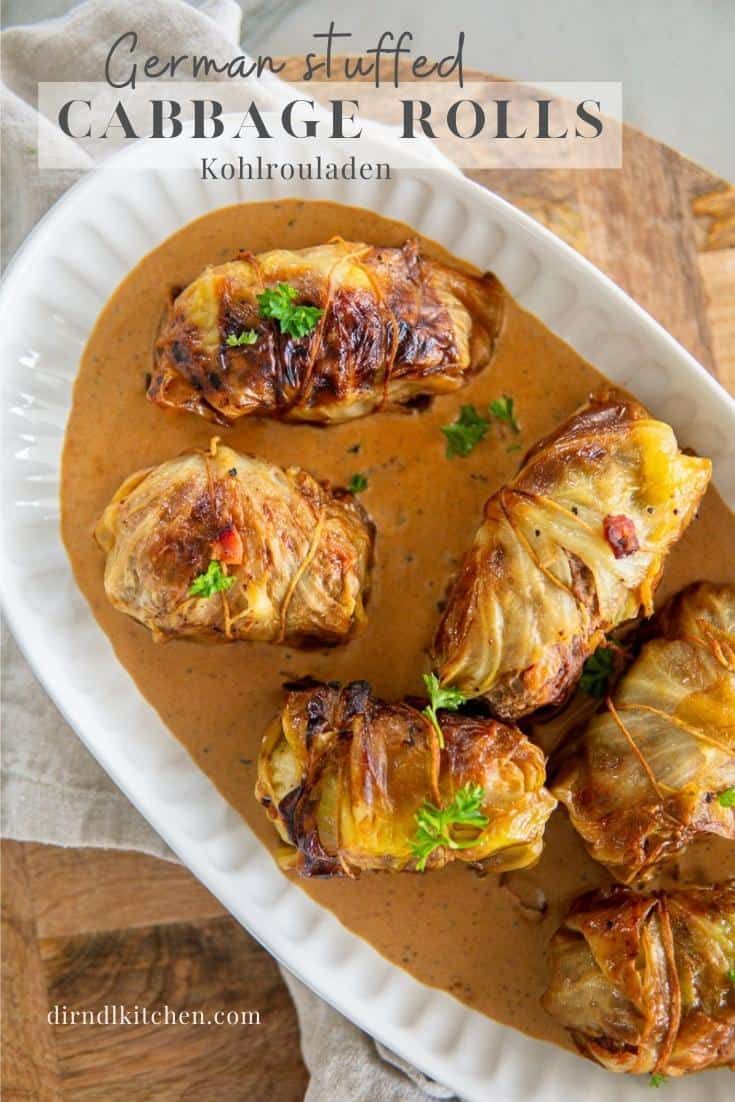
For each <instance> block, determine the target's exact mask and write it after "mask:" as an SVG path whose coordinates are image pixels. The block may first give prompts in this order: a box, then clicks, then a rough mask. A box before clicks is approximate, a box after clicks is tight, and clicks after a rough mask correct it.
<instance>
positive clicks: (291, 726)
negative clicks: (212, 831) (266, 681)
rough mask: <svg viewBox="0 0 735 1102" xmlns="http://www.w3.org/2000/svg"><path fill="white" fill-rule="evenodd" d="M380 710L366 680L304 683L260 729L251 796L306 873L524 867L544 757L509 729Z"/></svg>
mask: <svg viewBox="0 0 735 1102" xmlns="http://www.w3.org/2000/svg"><path fill="white" fill-rule="evenodd" d="M438 721H439V723H440V727H441V731H442V736H443V743H444V746H443V747H441V746H440V741H439V737H438V735H437V731H436V729H435V727H434V726H433V725H432V723H431V721H430V720H429V719H427V717H426V715H425V714H423V713H422V712H420V711H418V710H417V709H416V708H413V707H411V706H410V705H409V704H408V703H399V704H386V703H385V702H384V701H382V700H377V699H376V698H375V697H373V696H371V693H370V686H369V685H368V684H367V682H365V681H355V682H352V683H351V684H349V685H346V686H345V687H344V688H340V687H339V686H338V685H335V684H333V683H332V684H327V685H324V684H319V683H315V682H310V683H306V684H305V685H304V686H303V687H300V688H295V689H293V690H292V691H291V692H289V693H288V695H287V697H286V701H285V706H284V708H283V711H282V712H281V714H280V716H279V717H278V718H277V719H276V720H275V721H274V722H273V724H272V726H271V727H270V728H269V730H268V731H267V732H266V735H265V737H264V739H263V745H262V749H261V753H260V760H259V767H258V782H257V786H256V797H257V799H258V800H260V802H261V803H262V804H263V806H264V807H265V808H266V810H267V813H268V815H269V817H270V818H271V820H272V821H273V823H274V825H275V827H276V829H277V831H278V833H279V834H280V836H281V838H282V839H283V841H284V842H286V843H287V844H288V846H289V847H293V848H292V849H289V850H286V851H284V853H283V854H282V864H283V865H284V866H285V867H286V868H296V869H298V871H299V872H300V873H301V874H302V875H303V876H356V875H357V874H358V873H359V871H360V870H361V869H389V870H393V871H400V870H402V869H411V870H419V871H422V870H423V869H424V868H429V869H437V868H441V867H443V866H444V865H446V864H448V863H449V862H450V861H453V860H462V861H472V862H474V861H486V862H487V865H488V867H489V868H491V869H492V870H493V871H496V872H501V871H503V870H506V869H518V868H525V867H527V866H529V865H532V864H535V862H536V861H537V859H538V857H539V856H540V854H541V849H542V845H543V833H544V827H545V824H546V820H547V819H548V818H549V815H550V814H551V812H552V811H553V809H554V807H555V806H556V801H555V800H554V799H553V798H552V797H551V796H550V795H549V793H548V791H547V790H546V789H545V788H544V787H543V785H544V780H545V769H544V756H543V754H542V752H541V751H540V750H539V749H538V747H536V746H534V745H533V743H531V742H529V740H528V739H527V738H526V737H525V735H523V734H521V732H520V731H518V730H517V729H516V728H514V727H506V726H504V725H503V724H501V723H496V722H495V721H493V720H491V719H485V718H476V717H472V716H464V715H458V714H457V713H455V712H447V711H444V712H439V714H438Z"/></svg>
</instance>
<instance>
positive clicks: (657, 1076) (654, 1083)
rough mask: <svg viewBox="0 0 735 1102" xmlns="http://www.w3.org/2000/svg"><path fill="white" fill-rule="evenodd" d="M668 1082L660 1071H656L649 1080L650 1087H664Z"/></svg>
mask: <svg viewBox="0 0 735 1102" xmlns="http://www.w3.org/2000/svg"><path fill="white" fill-rule="evenodd" d="M665 1082H666V1076H665V1075H662V1074H661V1072H660V1071H654V1073H653V1075H652V1076H651V1078H650V1079H649V1080H648V1085H649V1087H662V1086H663V1085H664V1083H665Z"/></svg>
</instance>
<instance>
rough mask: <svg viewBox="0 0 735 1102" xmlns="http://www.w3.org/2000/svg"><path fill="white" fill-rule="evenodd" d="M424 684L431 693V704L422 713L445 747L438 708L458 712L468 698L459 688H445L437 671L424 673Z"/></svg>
mask: <svg viewBox="0 0 735 1102" xmlns="http://www.w3.org/2000/svg"><path fill="white" fill-rule="evenodd" d="M424 685H425V686H426V691H427V693H428V694H429V704H428V705H427V706H426V707H425V708H424V710H423V712H422V713H421V714H422V715H424V716H426V718H427V719H428V721H429V723H430V724H431V725H432V727H433V728H434V730H435V731H436V733H437V735H438V736H439V746H440V747H441V748H442V750H443V749H444V735H443V734H442V729H441V727H440V726H439V719H438V716H437V714H436V713H437V709H439V708H445V709H446V710H447V711H448V712H456V711H457V708H459V707H460V706H461V705H462V704H464V702H465V700H466V699H467V698H466V697H465V695H464V693H461V692H460V691H459V689H443V688H442V687H441V685H440V684H439V678H438V677H437V676H436V674H435V673H425V674H424Z"/></svg>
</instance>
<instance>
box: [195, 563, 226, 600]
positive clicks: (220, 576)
mask: <svg viewBox="0 0 735 1102" xmlns="http://www.w3.org/2000/svg"><path fill="white" fill-rule="evenodd" d="M234 584H235V578H234V577H233V575H232V574H225V572H224V570H223V569H222V563H219V562H217V561H216V560H213V561H212V562H211V563H210V564H209V566H208V567H207V570H206V573H204V574H197V576H196V578H195V579H194V581H193V582H192V583H191V585H190V586H189V596H190V597H212V596H214V594H215V593H223V592H224V591H225V590H226V589H229V588H230V586H231V585H234Z"/></svg>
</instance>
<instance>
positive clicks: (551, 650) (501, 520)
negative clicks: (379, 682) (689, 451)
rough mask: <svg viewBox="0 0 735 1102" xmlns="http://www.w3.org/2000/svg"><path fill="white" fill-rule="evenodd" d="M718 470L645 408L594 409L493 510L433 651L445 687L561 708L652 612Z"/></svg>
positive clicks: (607, 402)
mask: <svg viewBox="0 0 735 1102" xmlns="http://www.w3.org/2000/svg"><path fill="white" fill-rule="evenodd" d="M710 473H711V463H710V461H709V460H708V459H700V458H698V457H696V456H689V455H684V454H683V453H682V452H680V451H679V448H678V447H677V443H676V439H675V437H674V433H673V431H672V429H671V428H670V427H669V425H666V424H664V423H663V422H662V421H656V420H655V419H654V418H652V417H650V416H649V414H648V413H647V412H646V411H645V409H644V408H643V407H642V406H641V405H639V404H638V403H637V402H635V401H633V400H632V399H630V398H627V397H625V396H624V395H622V394H618V393H615V392H611V393H607V394H605V395H603V396H601V397H600V398H596V399H593V400H591V401H590V402H589V404H588V405H587V406H585V407H584V408H583V409H581V410H580V411H579V412H578V413H576V414H575V415H574V416H573V417H571V418H570V419H569V420H568V421H567V422H566V423H565V424H564V425H562V426H561V427H560V428H559V429H557V431H556V432H554V433H553V434H552V435H551V436H549V437H547V439H545V440H542V441H541V442H540V443H538V444H537V445H536V446H535V447H534V448H532V449H531V451H530V452H529V453H528V455H527V456H526V458H525V460H524V462H523V465H522V467H521V470H520V471H519V473H518V475H517V476H516V478H515V479H514V480H513V481H512V482H511V483H509V485H507V486H504V487H503V488H502V489H501V490H499V491H498V492H497V493H496V494H494V495H493V496H492V497H491V498H490V499H489V501H488V502H487V504H486V506H485V519H484V522H483V524H482V526H481V527H480V529H479V531H478V533H477V535H476V536H475V542H474V544H473V546H472V548H471V550H470V551H469V553H468V554H467V555H466V556H465V559H464V562H463V564H462V566H461V568H460V571H459V576H458V578H457V580H456V581H455V583H454V586H453V588H452V590H451V592H450V594H449V599H448V602H447V606H446V608H445V611H444V614H443V617H442V620H441V622H440V624H439V628H438V631H437V633H436V637H435V640H434V647H433V654H434V663H435V666H436V668H437V670H438V673H439V677H440V680H441V682H442V683H443V684H444V685H451V686H454V687H455V688H457V689H460V690H461V691H462V692H463V693H465V694H466V695H472V696H476V695H479V694H484V695H485V697H486V698H487V700H488V702H489V704H490V706H491V708H492V710H493V712H494V713H495V714H496V715H498V716H500V717H501V718H502V719H515V718H518V717H520V716H524V715H527V714H529V713H531V712H533V711H535V710H536V709H538V708H542V707H545V706H547V705H549V706H550V705H557V704H559V703H561V702H562V701H563V700H564V699H565V698H566V696H567V695H568V693H569V692H570V690H571V689H572V688H573V686H574V684H575V682H576V681H577V679H578V677H579V673H580V670H581V668H582V665H583V663H584V662H585V660H586V659H587V658H588V657H589V656H590V654H592V652H593V651H594V650H595V649H596V648H597V646H598V644H599V643H601V642H602V640H603V639H604V636H605V634H606V633H607V632H609V631H611V630H612V629H613V628H614V627H615V626H616V625H618V624H620V623H622V622H623V621H625V620H629V619H631V618H633V617H635V616H638V615H639V613H640V612H643V613H645V614H646V615H648V614H650V612H651V611H652V606H653V593H654V590H655V588H656V585H657V583H658V580H659V577H660V575H661V571H662V567H663V563H664V560H665V558H666V554H667V552H668V551H669V549H670V548H671V546H672V545H673V544H674V543H676V541H677V540H678V539H679V537H680V536H681V534H682V532H683V531H684V529H685V528H686V527H687V525H688V524H689V521H690V520H691V518H692V517H693V515H694V513H695V511H696V509H697V506H698V504H699V502H700V500H701V498H702V495H703V494H704V492H705V490H706V488H707V484H708V482H709V479H710Z"/></svg>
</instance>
